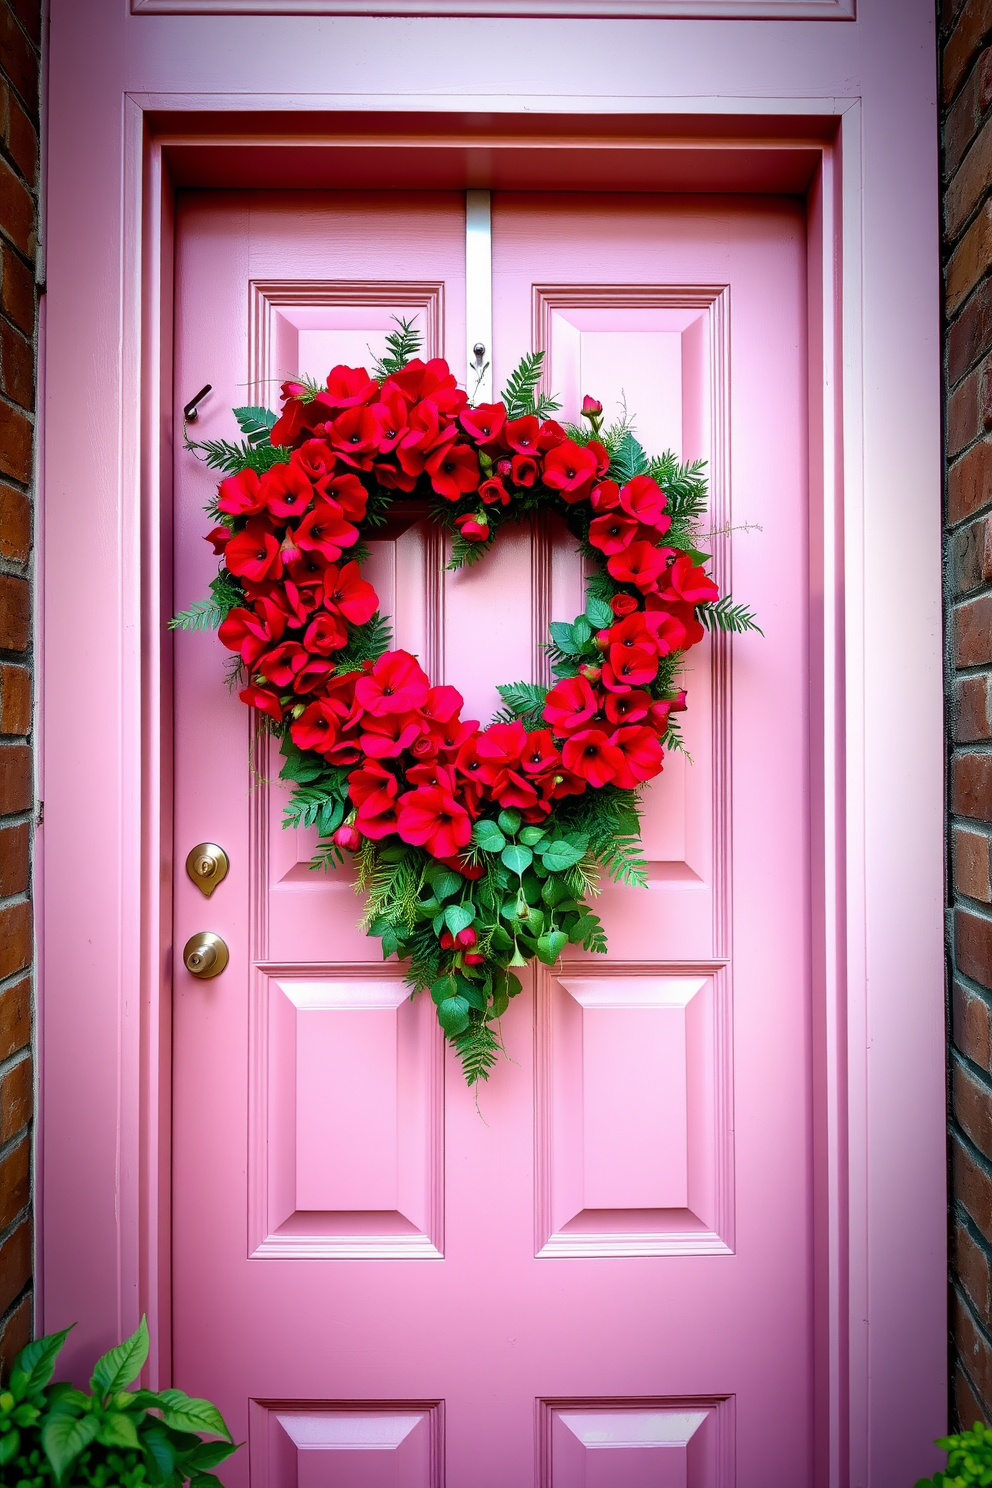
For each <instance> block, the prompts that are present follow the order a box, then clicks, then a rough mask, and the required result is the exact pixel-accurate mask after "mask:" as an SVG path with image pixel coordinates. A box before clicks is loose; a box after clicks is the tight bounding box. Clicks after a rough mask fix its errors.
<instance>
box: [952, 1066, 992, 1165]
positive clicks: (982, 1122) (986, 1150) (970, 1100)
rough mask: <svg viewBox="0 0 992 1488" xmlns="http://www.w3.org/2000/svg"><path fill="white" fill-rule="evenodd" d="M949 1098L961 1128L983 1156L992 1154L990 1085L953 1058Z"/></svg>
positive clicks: (991, 1098)
mask: <svg viewBox="0 0 992 1488" xmlns="http://www.w3.org/2000/svg"><path fill="white" fill-rule="evenodd" d="M951 1101H952V1105H953V1109H954V1117H955V1120H956V1121H957V1123H958V1125H959V1126H960V1128H961V1130H962V1131H963V1132H964V1133H965V1135H966V1136H967V1137H970V1139H971V1141H972V1142H974V1144H975V1146H976V1147H977V1148H978V1150H979V1152H981V1153H983V1154H984V1156H986V1157H989V1156H992V1086H989V1085H987V1084H983V1083H982V1082H981V1081H979V1080H977V1079H976V1078H975V1077H974V1076H973V1075H971V1074H969V1073H968V1071H967V1070H966V1069H965V1068H964V1066H963V1065H961V1064H959V1063H957V1062H955V1064H954V1068H953V1070H952V1071H951Z"/></svg>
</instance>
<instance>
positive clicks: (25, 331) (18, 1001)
mask: <svg viewBox="0 0 992 1488" xmlns="http://www.w3.org/2000/svg"><path fill="white" fill-rule="evenodd" d="M41 32H42V21H41V0H0V1371H2V1370H4V1369H5V1368H6V1367H7V1366H9V1363H10V1360H11V1358H12V1357H13V1355H14V1354H15V1353H16V1352H17V1350H18V1349H19V1348H20V1347H21V1346H22V1345H23V1344H24V1343H26V1342H27V1340H28V1339H29V1337H30V1335H31V1308H32V1294H31V1272H32V1232H31V1192H32V1162H31V1156H32V1151H31V1146H32V1123H33V1116H34V1062H33V1059H32V1048H31V1040H32V975H31V963H32V950H33V942H32V935H33V931H32V916H31V899H30V888H31V839H32V831H33V826H34V767H33V749H32V717H31V712H32V633H31V627H32V589H31V566H30V565H31V533H32V525H33V519H32V494H33V493H32V478H33V466H34V421H35V369H36V359H37V320H38V316H37V305H38V296H37V291H36V283H35V281H36V258H37V232H38V191H39V180H40V177H39V146H38V130H39V91H40V76H41Z"/></svg>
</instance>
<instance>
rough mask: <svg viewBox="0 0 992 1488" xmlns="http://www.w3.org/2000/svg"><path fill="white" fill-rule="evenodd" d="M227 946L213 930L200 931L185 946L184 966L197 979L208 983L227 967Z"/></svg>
mask: <svg viewBox="0 0 992 1488" xmlns="http://www.w3.org/2000/svg"><path fill="white" fill-rule="evenodd" d="M227 960H228V955H227V946H226V944H225V943H224V941H223V940H221V938H220V936H219V935H215V934H214V933H213V931H212V930H199V931H197V933H196V935H191V936H190V938H189V940H188V941H187V942H186V944H185V945H184V946H183V964H184V965H185V967H186V970H187V971H188V972H190V973H191V974H192V975H193V976H195V977H202V978H203V980H204V981H206V980H207V979H208V978H209V977H215V976H220V974H221V972H222V971H223V970H224V967H225V966H226V965H227Z"/></svg>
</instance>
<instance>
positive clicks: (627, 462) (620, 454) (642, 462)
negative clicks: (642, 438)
mask: <svg viewBox="0 0 992 1488" xmlns="http://www.w3.org/2000/svg"><path fill="white" fill-rule="evenodd" d="M647 469H648V457H647V455H646V454H645V452H644V450H643V448H642V446H641V445H640V444H639V443H638V442H637V440H636V439H635V438H634V434H633V430H632V429H630V428H629V427H624V428H623V430H622V433H621V434H620V437H619V439H617V441H616V446H615V448H613V449H611V450H610V478H611V479H612V480H615V481H616V483H617V485H618V486H625V485H626V484H627V482H628V481H632V480H633V479H634V476H635V475H644V474H645V473H646V472H647Z"/></svg>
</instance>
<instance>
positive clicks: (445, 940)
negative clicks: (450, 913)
mask: <svg viewBox="0 0 992 1488" xmlns="http://www.w3.org/2000/svg"><path fill="white" fill-rule="evenodd" d="M454 943H455V937H454V936H453V935H452V933H451V931H450V930H445V932H444V934H443V935H442V936H441V949H442V951H450V950H451V947H452V946H453V945H454Z"/></svg>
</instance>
